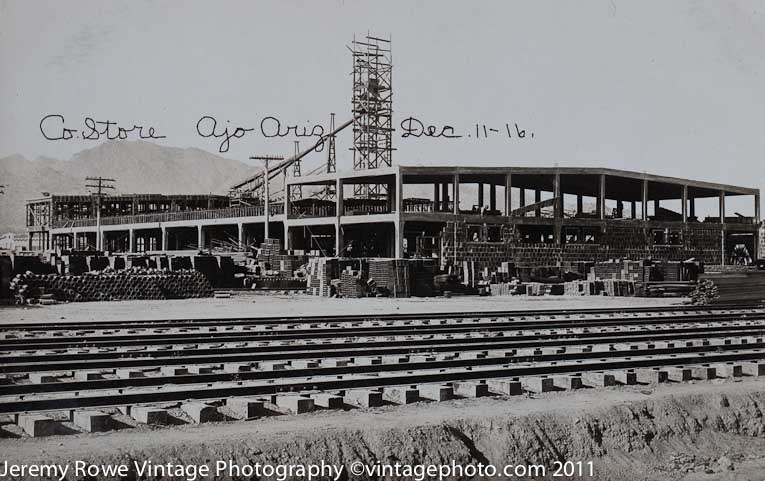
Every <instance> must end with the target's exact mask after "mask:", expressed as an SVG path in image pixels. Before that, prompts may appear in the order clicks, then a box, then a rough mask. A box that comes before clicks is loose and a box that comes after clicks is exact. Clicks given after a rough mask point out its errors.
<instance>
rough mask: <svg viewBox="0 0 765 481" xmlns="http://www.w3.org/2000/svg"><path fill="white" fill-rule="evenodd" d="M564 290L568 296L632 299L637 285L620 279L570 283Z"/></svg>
mask: <svg viewBox="0 0 765 481" xmlns="http://www.w3.org/2000/svg"><path fill="white" fill-rule="evenodd" d="M564 289H565V295H567V296H610V297H631V296H634V295H635V294H636V292H637V284H636V283H635V282H634V281H629V280H620V279H602V280H586V281H570V282H566V283H565V284H564Z"/></svg>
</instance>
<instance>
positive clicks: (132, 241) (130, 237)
mask: <svg viewBox="0 0 765 481" xmlns="http://www.w3.org/2000/svg"><path fill="white" fill-rule="evenodd" d="M134 250H135V231H134V230H133V229H128V252H133V251H134Z"/></svg>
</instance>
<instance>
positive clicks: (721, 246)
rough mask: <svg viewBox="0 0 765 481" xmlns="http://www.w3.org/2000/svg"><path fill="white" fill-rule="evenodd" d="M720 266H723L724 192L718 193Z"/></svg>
mask: <svg viewBox="0 0 765 481" xmlns="http://www.w3.org/2000/svg"><path fill="white" fill-rule="evenodd" d="M720 264H722V265H725V192H724V191H720Z"/></svg>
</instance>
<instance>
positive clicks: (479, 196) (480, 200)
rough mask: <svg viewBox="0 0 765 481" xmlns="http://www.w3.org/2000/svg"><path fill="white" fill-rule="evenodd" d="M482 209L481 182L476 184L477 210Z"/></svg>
mask: <svg viewBox="0 0 765 481" xmlns="http://www.w3.org/2000/svg"><path fill="white" fill-rule="evenodd" d="M482 207H483V182H479V183H478V208H479V209H480V208H482Z"/></svg>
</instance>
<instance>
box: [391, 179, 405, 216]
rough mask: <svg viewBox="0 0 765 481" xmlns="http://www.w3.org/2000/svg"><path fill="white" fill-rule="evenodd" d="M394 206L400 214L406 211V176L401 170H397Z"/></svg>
mask: <svg viewBox="0 0 765 481" xmlns="http://www.w3.org/2000/svg"><path fill="white" fill-rule="evenodd" d="M393 207H394V208H395V212H396V214H398V215H399V216H400V215H401V213H402V212H404V176H403V175H401V172H400V171H397V172H396V183H395V189H394V192H393Z"/></svg>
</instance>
